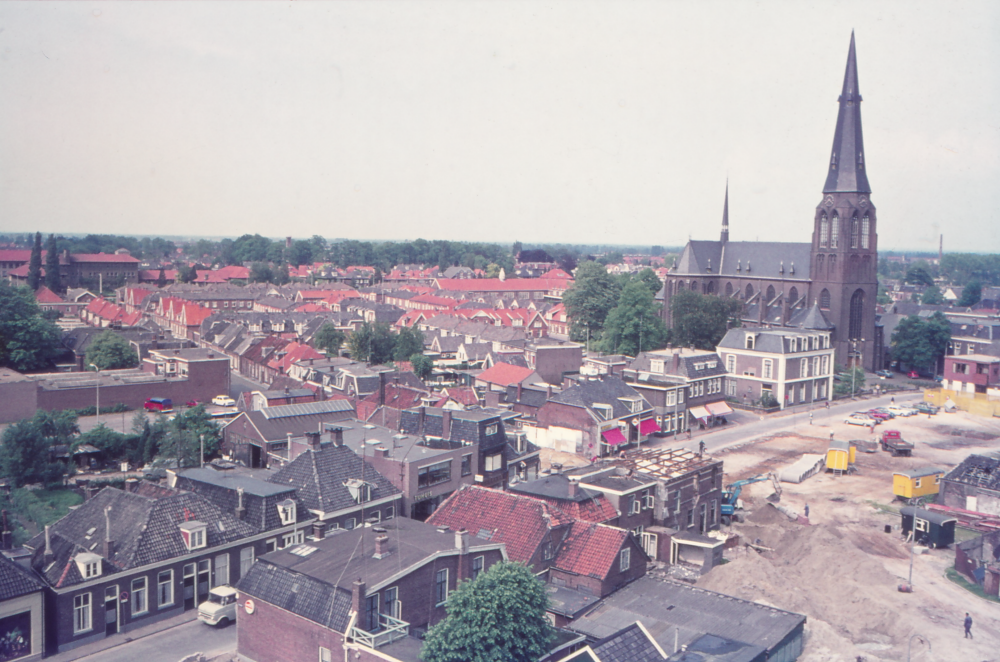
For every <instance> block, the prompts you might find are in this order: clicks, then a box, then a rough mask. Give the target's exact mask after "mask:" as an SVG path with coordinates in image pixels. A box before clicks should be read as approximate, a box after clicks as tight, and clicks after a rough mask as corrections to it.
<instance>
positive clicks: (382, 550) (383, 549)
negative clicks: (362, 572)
mask: <svg viewBox="0 0 1000 662" xmlns="http://www.w3.org/2000/svg"><path fill="white" fill-rule="evenodd" d="M389 554H390V552H389V536H387V535H385V534H384V533H380V534H379V535H377V536H375V554H374V557H375V558H376V559H384V558H385V557H387V556H389Z"/></svg>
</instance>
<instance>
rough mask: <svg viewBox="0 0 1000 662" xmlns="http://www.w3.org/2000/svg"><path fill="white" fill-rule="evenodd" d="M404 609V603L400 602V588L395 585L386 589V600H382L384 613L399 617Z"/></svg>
mask: <svg viewBox="0 0 1000 662" xmlns="http://www.w3.org/2000/svg"><path fill="white" fill-rule="evenodd" d="M402 611H403V609H402V605H401V604H400V603H399V588H398V587H396V586H393V587H392V588H387V589H385V600H383V601H382V613H383V614H387V615H389V616H392V617H393V618H396V619H398V618H400V614H401V613H402Z"/></svg>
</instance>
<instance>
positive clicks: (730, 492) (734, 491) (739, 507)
mask: <svg viewBox="0 0 1000 662" xmlns="http://www.w3.org/2000/svg"><path fill="white" fill-rule="evenodd" d="M765 480H770V481H771V483H772V484H773V485H774V494H771V495H770V496H768V497H767V500H768V501H780V500H781V481H779V480H778V477H777V476H776V475H775V474H773V473H767V474H760V475H759V476H754V477H753V478H745V479H743V480H738V481H736V482H735V483H733V484H732V485H729V486H728V487H726V488H724V489H723V490H722V508H721V509H720V515H721V517H720V521H721V522H722V524H723V526H728V525H729V524H731V523H732V521H733V520H736V521H737V522H743V519H744V517H745V515H746V511H745V510H744V508H743V502H742V501H740V492H742V491H743V488H744V487H746V486H747V485H752V484H753V483H760V482H763V481H765Z"/></svg>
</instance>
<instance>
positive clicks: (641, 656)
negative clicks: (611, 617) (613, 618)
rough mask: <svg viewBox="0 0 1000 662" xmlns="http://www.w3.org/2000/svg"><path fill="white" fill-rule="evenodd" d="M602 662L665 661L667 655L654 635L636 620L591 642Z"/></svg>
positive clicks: (592, 648)
mask: <svg viewBox="0 0 1000 662" xmlns="http://www.w3.org/2000/svg"><path fill="white" fill-rule="evenodd" d="M590 648H591V650H593V651H594V653H595V654H596V655H597V657H598V659H600V661H601V662H663V660H665V659H666V656H665V655H664V654H663V650H662V649H661V648H660V647H659V645H658V644H657V643H656V641H655V640H654V639H653V638H652V636H651V635H650V634H649V633H648V632H646V630H644V629H643V627H642V625H641V624H640V623H639V622H638V621H636V622H635V623H633V624H632V625H629V626H628V627H626V628H624V629H622V630H619V631H618V632H616V633H614V634H613V635H611V636H609V637H605V638H604V639H601V640H600V641H598V642H596V643H594V644H591V646H590Z"/></svg>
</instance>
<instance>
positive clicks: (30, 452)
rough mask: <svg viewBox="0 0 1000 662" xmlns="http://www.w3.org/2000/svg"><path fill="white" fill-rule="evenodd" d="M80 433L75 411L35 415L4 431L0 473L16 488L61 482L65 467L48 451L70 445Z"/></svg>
mask: <svg viewBox="0 0 1000 662" xmlns="http://www.w3.org/2000/svg"><path fill="white" fill-rule="evenodd" d="M79 432H80V428H79V427H77V424H76V414H75V413H73V412H72V411H58V412H48V411H44V410H39V411H37V412H35V415H34V416H32V417H31V418H25V419H22V420H20V421H18V422H17V423H14V424H13V425H11V426H9V427H8V428H7V429H6V430H4V432H3V437H2V438H0V472H2V473H3V476H4V477H5V478H6V479H7V481H8V482H9V483H10V484H11V485H13V486H14V487H21V486H23V485H26V484H28V483H45V484H52V483H56V482H58V481H59V480H60V479H61V478H62V475H63V467H62V466H61V465H60V464H59V463H57V462H51V461H50V460H49V450H50V449H51V448H52V446H53V445H55V444H65V445H68V444H69V443H70V441H71V440H72V437H73V435H75V434H77V433H79Z"/></svg>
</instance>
